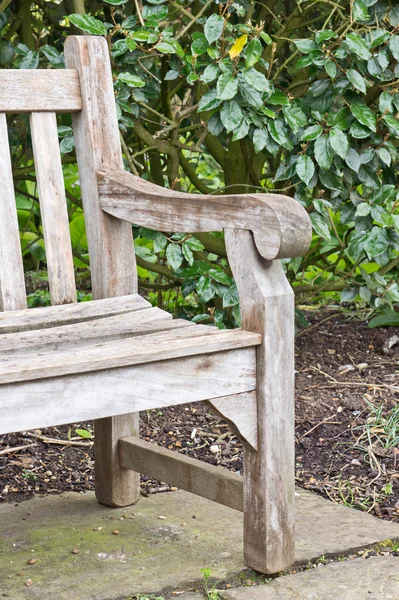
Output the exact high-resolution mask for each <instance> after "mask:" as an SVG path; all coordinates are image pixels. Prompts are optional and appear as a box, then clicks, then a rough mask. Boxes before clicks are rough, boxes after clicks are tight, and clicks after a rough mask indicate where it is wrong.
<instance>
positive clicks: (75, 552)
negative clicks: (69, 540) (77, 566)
mask: <svg viewBox="0 0 399 600" xmlns="http://www.w3.org/2000/svg"><path fill="white" fill-rule="evenodd" d="M79 552H80V550H79V548H74V549H73V550H72V554H79Z"/></svg>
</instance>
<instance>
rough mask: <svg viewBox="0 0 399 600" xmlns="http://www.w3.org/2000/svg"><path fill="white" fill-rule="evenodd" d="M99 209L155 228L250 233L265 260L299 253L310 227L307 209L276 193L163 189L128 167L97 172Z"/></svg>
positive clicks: (303, 249) (307, 241)
mask: <svg viewBox="0 0 399 600" xmlns="http://www.w3.org/2000/svg"><path fill="white" fill-rule="evenodd" d="M97 179H98V189H99V195H100V204H101V208H102V210H103V211H105V212H106V213H108V214H110V215H113V216H114V217H117V218H119V219H122V220H124V221H129V222H130V223H134V224H136V225H140V226H142V227H148V228H150V229H155V230H157V231H166V232H167V231H174V232H190V233H195V232H204V231H221V230H223V229H246V230H250V231H252V233H253V235H254V239H255V244H256V246H257V249H258V252H259V254H261V256H263V257H264V258H266V259H267V260H272V259H274V258H290V257H293V256H302V255H303V254H304V253H305V252H306V251H307V250H308V248H309V245H310V241H311V235H312V227H311V222H310V219H309V216H308V214H307V212H306V211H305V209H304V208H303V207H302V206H301V205H300V204H299V202H297V201H296V200H294V199H293V198H289V197H288V196H282V195H280V194H238V195H228V196H216V195H215V196H204V195H201V194H186V193H184V192H176V191H174V190H170V189H166V188H162V187H160V186H158V185H155V184H152V183H149V182H148V181H145V180H144V179H140V177H136V176H135V175H132V174H130V173H128V172H127V171H111V172H107V173H104V172H98V173H97Z"/></svg>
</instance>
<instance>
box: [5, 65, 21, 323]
mask: <svg viewBox="0 0 399 600" xmlns="http://www.w3.org/2000/svg"><path fill="white" fill-rule="evenodd" d="M0 73H1V71H0ZM0 96H1V88H0ZM0 177H1V191H0V310H4V311H9V310H10V311H14V310H18V309H21V308H25V307H26V291H25V278H24V268H23V264H22V253H21V243H20V239H19V228H18V218H17V207H16V204H15V194H14V183H13V180H12V169H11V157H10V148H9V145H8V132H7V121H6V116H5V114H4V113H0Z"/></svg>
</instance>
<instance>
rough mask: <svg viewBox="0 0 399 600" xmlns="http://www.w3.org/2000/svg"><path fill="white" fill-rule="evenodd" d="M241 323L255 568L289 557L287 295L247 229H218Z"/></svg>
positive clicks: (250, 545)
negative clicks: (251, 419) (246, 354)
mask: <svg viewBox="0 0 399 600" xmlns="http://www.w3.org/2000/svg"><path fill="white" fill-rule="evenodd" d="M225 239H226V248H227V253H228V258H229V261H230V266H231V269H232V271H233V274H234V277H235V280H236V284H237V287H238V292H239V297H240V308H241V320H242V328H243V329H246V330H249V331H256V332H258V333H261V334H262V335H263V343H262V345H261V346H258V348H257V409H258V450H257V451H256V450H254V449H253V448H251V447H250V446H249V445H245V449H244V557H245V561H246V564H247V565H248V566H249V567H250V568H251V569H254V570H256V571H260V572H261V573H266V574H267V573H277V572H279V571H281V570H283V569H285V568H287V567H288V566H290V565H291V564H292V563H293V561H294V549H295V546H294V495H295V491H294V485H295V479H294V476H295V471H294V468H295V459H294V294H293V291H292V289H291V286H290V285H289V283H288V281H287V279H286V277H285V274H284V271H283V267H282V265H281V262H280V261H279V260H274V261H267V260H265V259H264V258H262V257H261V256H260V254H259V253H258V251H257V249H256V246H255V243H254V241H253V236H252V233H251V232H249V231H244V230H242V229H241V230H238V229H236V230H233V229H226V230H225Z"/></svg>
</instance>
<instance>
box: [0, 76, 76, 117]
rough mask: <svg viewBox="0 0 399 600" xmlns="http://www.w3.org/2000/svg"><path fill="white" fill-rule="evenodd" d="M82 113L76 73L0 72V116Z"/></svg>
mask: <svg viewBox="0 0 399 600" xmlns="http://www.w3.org/2000/svg"><path fill="white" fill-rule="evenodd" d="M80 110H82V98H81V94H80V85H79V77H78V72H77V71H76V69H1V70H0V112H16V113H22V112H34V111H41V112H43V111H46V112H47V111H49V112H76V111H80Z"/></svg>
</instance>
